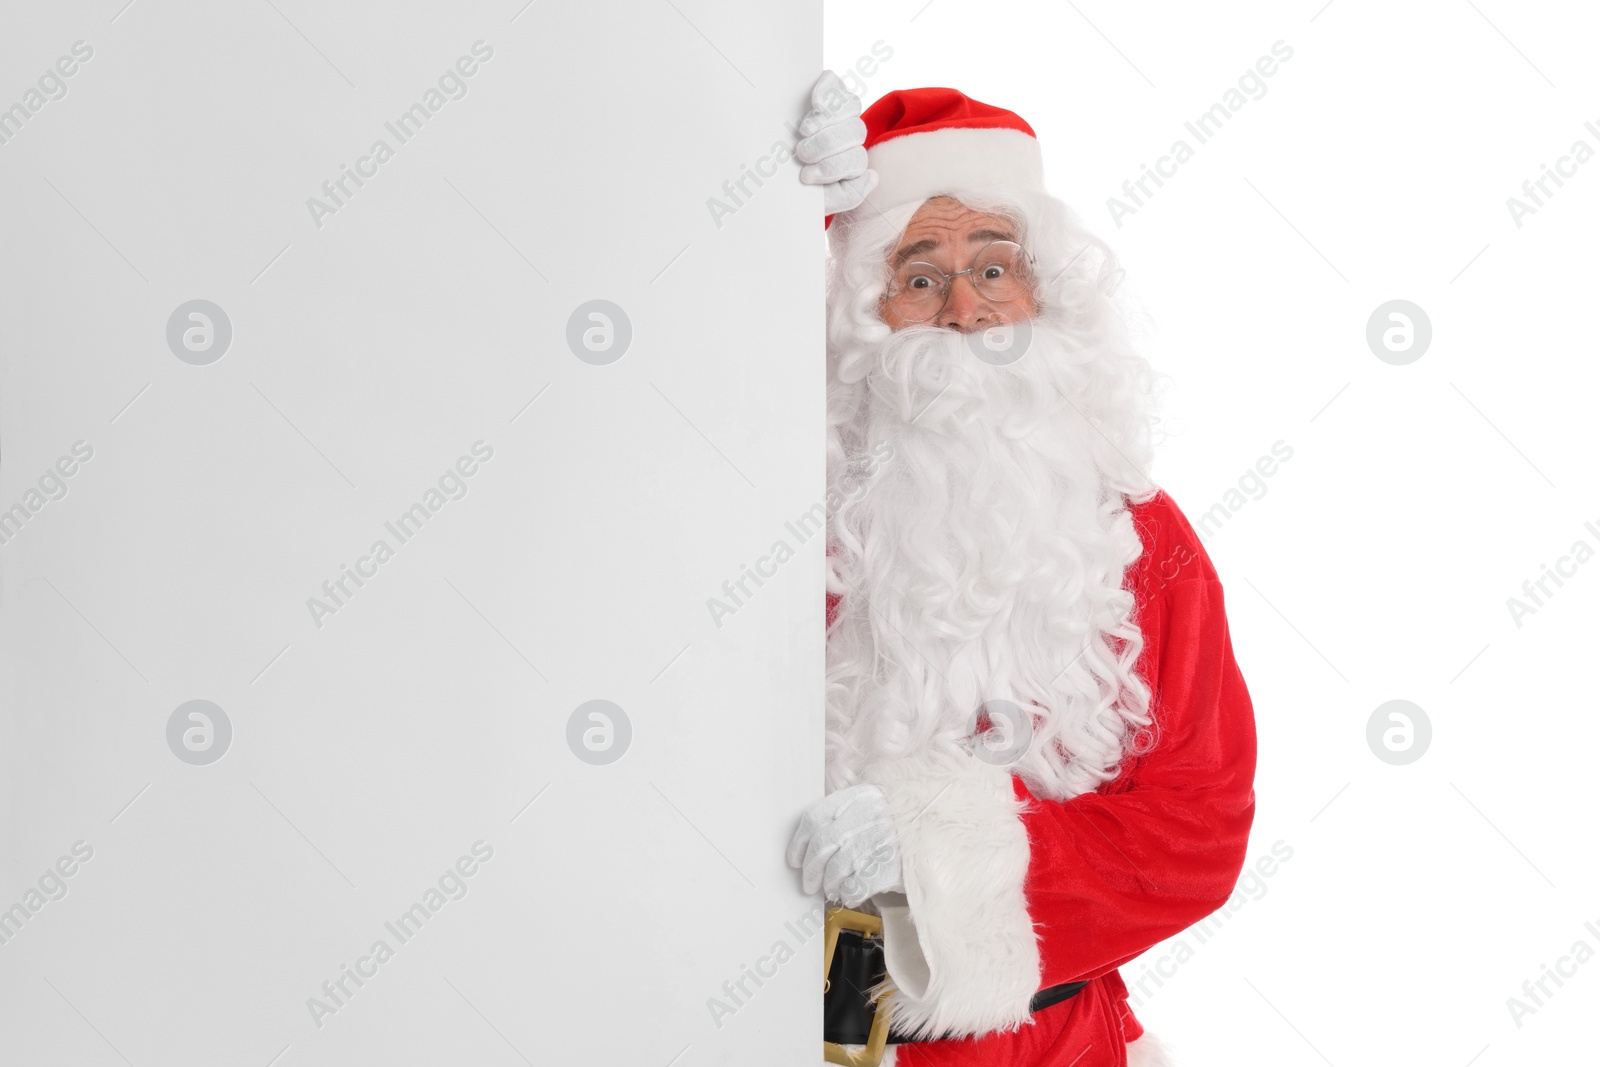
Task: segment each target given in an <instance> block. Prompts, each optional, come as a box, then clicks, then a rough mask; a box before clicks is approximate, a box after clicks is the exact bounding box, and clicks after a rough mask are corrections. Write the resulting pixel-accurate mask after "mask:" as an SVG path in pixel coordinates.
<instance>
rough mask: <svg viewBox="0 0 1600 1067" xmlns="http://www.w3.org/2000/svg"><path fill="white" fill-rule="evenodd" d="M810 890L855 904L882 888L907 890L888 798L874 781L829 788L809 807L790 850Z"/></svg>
mask: <svg viewBox="0 0 1600 1067" xmlns="http://www.w3.org/2000/svg"><path fill="white" fill-rule="evenodd" d="M787 859H788V861H789V866H791V867H800V868H801V885H802V886H803V887H804V888H805V891H806V892H807V893H815V892H816V891H817V889H818V888H819V887H820V888H821V889H822V890H823V893H824V895H825V896H826V898H827V899H828V900H837V901H840V902H841V903H843V904H844V906H845V907H847V908H853V907H856V906H857V905H859V904H860V903H862V902H863V901H865V900H866V899H867V898H868V897H872V896H877V895H878V894H879V893H890V892H902V893H903V892H905V886H904V885H902V884H901V881H900V849H899V847H898V846H897V844H896V841H895V833H894V824H893V823H892V822H891V821H890V820H889V802H888V800H887V799H885V797H884V795H883V791H882V790H881V789H879V788H878V787H877V786H875V785H853V786H850V787H849V788H848V789H841V790H839V791H838V792H836V793H829V794H828V795H827V796H825V797H823V798H822V799H821V800H819V801H816V802H815V803H813V804H811V805H810V806H809V807H807V808H806V810H805V812H804V813H802V814H801V816H800V825H799V826H797V827H795V831H794V838H793V839H792V840H790V842H789V851H788V853H787Z"/></svg>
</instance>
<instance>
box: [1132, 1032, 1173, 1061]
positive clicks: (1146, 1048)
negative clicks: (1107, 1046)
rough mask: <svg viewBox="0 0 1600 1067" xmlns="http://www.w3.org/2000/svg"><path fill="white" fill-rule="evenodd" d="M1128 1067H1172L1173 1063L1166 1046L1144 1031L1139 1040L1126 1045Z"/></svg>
mask: <svg viewBox="0 0 1600 1067" xmlns="http://www.w3.org/2000/svg"><path fill="white" fill-rule="evenodd" d="M1128 1067H1173V1063H1172V1057H1171V1056H1170V1055H1168V1050H1167V1046H1166V1045H1163V1044H1162V1043H1161V1039H1160V1038H1158V1037H1156V1035H1155V1034H1152V1033H1151V1032H1150V1031H1148V1030H1146V1031H1145V1032H1144V1036H1143V1037H1141V1038H1139V1040H1137V1041H1131V1042H1129V1043H1128Z"/></svg>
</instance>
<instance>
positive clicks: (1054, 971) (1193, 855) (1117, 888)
mask: <svg viewBox="0 0 1600 1067" xmlns="http://www.w3.org/2000/svg"><path fill="white" fill-rule="evenodd" d="M1134 518H1135V523H1136V526H1137V527H1138V528H1139V531H1140V536H1141V541H1142V542H1143V544H1144V552H1143V554H1142V555H1141V557H1140V559H1139V561H1138V562H1137V563H1136V564H1135V565H1134V567H1132V568H1130V572H1129V581H1130V585H1129V587H1130V588H1131V589H1132V590H1133V591H1134V593H1135V610H1136V612H1137V615H1136V618H1137V620H1138V622H1139V627H1140V630H1141V632H1142V633H1143V635H1144V640H1145V646H1144V649H1143V651H1142V653H1141V655H1140V659H1139V664H1140V666H1139V671H1140V676H1141V677H1143V678H1144V679H1145V680H1146V682H1147V683H1148V684H1149V685H1150V686H1151V689H1152V695H1151V706H1152V709H1153V713H1154V714H1153V717H1154V719H1155V723H1156V727H1157V731H1158V732H1157V738H1156V743H1155V746H1154V747H1153V748H1152V749H1151V751H1149V752H1147V753H1145V754H1144V755H1143V756H1141V757H1130V759H1129V760H1128V761H1125V762H1124V764H1123V772H1122V774H1120V775H1119V776H1118V777H1117V778H1116V779H1113V780H1112V781H1111V782H1109V783H1107V784H1106V785H1105V786H1103V787H1102V788H1101V789H1100V790H1098V791H1096V792H1094V793H1086V794H1083V795H1081V796H1078V797H1074V798H1072V799H1071V800H1067V801H1064V802H1062V801H1052V800H1047V799H1039V798H1035V797H1034V795H1033V793H1032V792H1030V791H1029V790H1028V788H1027V786H1025V785H1024V784H1023V783H1022V782H1021V781H1020V780H1019V779H1016V778H1013V780H1012V784H1013V788H1014V790H1015V793H1016V796H1017V797H1018V798H1019V799H1021V800H1025V801H1028V802H1029V803H1028V809H1027V810H1026V811H1025V812H1024V814H1023V816H1022V820H1023V824H1024V826H1025V827H1026V830H1027V835H1028V843H1029V862H1028V871H1027V876H1026V879H1025V881H1024V892H1025V895H1026V898H1027V902H1028V913H1029V915H1030V917H1031V918H1032V919H1033V921H1034V923H1035V928H1036V929H1037V930H1038V933H1039V955H1040V964H1041V971H1042V973H1041V976H1040V977H1041V979H1042V981H1041V986H1051V985H1056V984H1058V983H1061V982H1070V981H1078V980H1082V979H1088V978H1093V977H1096V976H1098V975H1101V974H1104V973H1105V972H1107V971H1109V970H1111V969H1112V968H1115V967H1117V966H1119V965H1121V964H1123V963H1126V962H1127V961H1128V960H1130V959H1132V958H1133V957H1135V956H1137V955H1139V954H1140V953H1142V952H1144V951H1145V950H1146V949H1148V948H1149V947H1151V946H1152V945H1154V944H1156V943H1158V942H1160V941H1163V940H1165V939H1166V938H1168V937H1171V936H1172V935H1174V934H1176V933H1178V932H1179V931H1181V930H1183V929H1185V928H1186V927H1188V926H1190V925H1192V924H1193V923H1195V922H1197V921H1199V920H1200V919H1202V918H1204V917H1205V916H1206V915H1208V914H1210V913H1211V912H1213V911H1215V910H1216V909H1217V908H1218V907H1220V906H1221V905H1222V904H1223V903H1224V902H1225V901H1226V900H1227V899H1228V896H1229V894H1231V893H1232V892H1233V888H1234V883H1235V881H1236V880H1237V879H1238V876H1239V873H1240V870H1241V868H1242V867H1243V865H1244V859H1245V847H1246V841H1247V838H1248V837H1249V833H1250V824H1251V821H1252V819H1253V818H1254V814H1255V792H1254V788H1253V781H1254V777H1255V761H1256V737H1255V719H1254V715H1253V712H1252V709H1251V706H1250V695H1249V693H1248V692H1247V691H1246V689H1245V683H1244V679H1243V677H1242V676H1241V675H1240V673H1239V667H1238V665H1237V664H1236V663H1235V662H1234V658H1233V646H1232V643H1231V641H1230V640H1229V637H1228V623H1227V618H1226V616H1225V614H1224V611H1223V598H1222V586H1221V584H1220V583H1219V582H1218V581H1217V577H1216V572H1215V570H1214V569H1213V568H1212V566H1211V562H1210V560H1209V559H1208V558H1207V557H1206V555H1205V551H1204V549H1202V548H1201V546H1200V541H1199V538H1198V537H1196V536H1195V533H1194V531H1193V529H1192V528H1191V527H1190V526H1189V523H1188V521H1187V520H1186V519H1184V517H1183V515H1182V513H1181V512H1179V511H1178V509H1177V507H1176V505H1174V504H1173V503H1172V501H1171V499H1170V498H1168V497H1167V496H1166V495H1165V494H1164V493H1163V494H1160V495H1158V496H1157V497H1156V499H1154V500H1152V501H1150V502H1149V503H1147V504H1144V505H1140V506H1138V507H1135V508H1134Z"/></svg>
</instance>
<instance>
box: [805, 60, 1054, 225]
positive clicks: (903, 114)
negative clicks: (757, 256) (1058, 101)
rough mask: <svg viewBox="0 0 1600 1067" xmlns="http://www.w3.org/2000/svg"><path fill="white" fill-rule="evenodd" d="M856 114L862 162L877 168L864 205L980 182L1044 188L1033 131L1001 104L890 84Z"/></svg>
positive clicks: (884, 205)
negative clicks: (863, 134) (863, 129)
mask: <svg viewBox="0 0 1600 1067" xmlns="http://www.w3.org/2000/svg"><path fill="white" fill-rule="evenodd" d="M861 119H862V121H863V122H865V123H866V124H867V140H866V149H867V166H868V167H870V168H872V169H873V170H875V171H877V172H878V185H877V188H875V189H874V190H873V191H872V193H871V195H869V196H868V197H867V202H866V205H864V206H870V207H873V208H876V209H877V210H879V211H883V210H886V209H888V208H891V207H898V206H899V205H901V204H909V203H913V202H916V201H921V200H926V199H927V198H928V197H930V196H936V195H938V194H940V193H947V192H953V191H955V190H958V189H981V188H984V187H986V186H1005V187H1008V188H1012V189H1015V188H1023V189H1030V190H1034V191H1037V192H1043V191H1044V156H1043V155H1042V154H1041V153H1040V151H1039V139H1038V138H1037V137H1036V136H1035V135H1034V132H1033V127H1031V126H1029V125H1028V124H1027V123H1026V122H1024V121H1022V118H1021V117H1020V116H1018V115H1017V114H1015V113H1014V112H1011V111H1007V110H1006V109H1005V108H1001V107H995V106H994V105H993V104H985V103H983V102H982V101H981V100H974V99H972V97H970V96H967V95H966V94H965V93H961V92H958V91H957V90H955V89H944V88H930V89H898V90H896V91H894V92H892V93H887V94H885V95H884V96H882V97H880V98H879V99H878V100H877V101H875V102H874V103H873V105H872V106H871V107H869V108H867V109H866V110H865V111H863V112H862V113H861ZM856 210H860V209H859V208H858V209H856ZM832 221H833V216H832V215H829V216H828V218H827V222H830V223H831V222H832Z"/></svg>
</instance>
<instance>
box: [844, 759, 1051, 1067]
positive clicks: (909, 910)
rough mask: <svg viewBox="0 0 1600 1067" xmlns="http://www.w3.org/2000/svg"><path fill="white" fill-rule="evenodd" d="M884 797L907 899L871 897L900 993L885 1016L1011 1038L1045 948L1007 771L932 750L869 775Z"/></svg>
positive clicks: (910, 1028)
mask: <svg viewBox="0 0 1600 1067" xmlns="http://www.w3.org/2000/svg"><path fill="white" fill-rule="evenodd" d="M864 777H865V778H866V779H867V780H868V781H870V782H872V783H874V784H875V785H877V786H878V787H879V788H880V789H882V790H883V792H884V796H885V797H887V798H888V801H889V816H890V818H891V820H892V821H893V822H894V827H895V836H896V839H897V845H898V848H899V851H900V869H901V875H902V881H903V883H904V885H905V902H904V903H903V904H900V903H897V898H896V897H894V896H888V895H886V896H883V897H880V898H875V900H874V903H875V904H877V906H878V909H879V911H880V913H881V914H882V915H883V926H884V933H883V937H884V959H885V962H886V963H887V966H888V972H889V981H890V983H891V984H892V985H893V986H894V992H893V993H892V994H891V995H890V996H889V997H888V998H887V1000H886V1001H885V1003H884V1006H883V1009H882V1010H886V1011H887V1012H888V1014H889V1019H890V1022H891V1023H892V1024H893V1025H894V1026H895V1028H896V1029H898V1030H899V1031H901V1032H902V1033H904V1034H906V1035H907V1036H909V1037H917V1038H927V1037H940V1036H942V1035H944V1034H946V1033H950V1032H955V1033H960V1034H981V1033H987V1032H988V1031H991V1030H1015V1029H1017V1028H1018V1027H1020V1026H1022V1025H1024V1024H1025V1023H1028V1022H1030V1021H1031V1019H1032V1016H1031V1014H1030V1013H1029V1011H1028V1002H1029V1001H1030V1000H1031V999H1032V998H1033V994H1034V993H1036V992H1038V989H1039V976H1040V966H1039V945H1038V940H1037V935H1036V934H1035V932H1034V929H1033V920H1032V919H1031V918H1030V917H1029V915H1028V902H1027V899H1026V897H1025V896H1024V895H1023V879H1024V878H1025V877H1026V876H1027V873H1028V834H1027V830H1026V829H1025V827H1024V826H1023V823H1022V819H1021V812H1022V809H1023V807H1024V804H1023V803H1022V802H1021V801H1019V800H1017V798H1016V796H1015V794H1014V793H1013V792H1012V785H1011V775H1010V773H1009V772H1007V771H1006V770H1005V768H1003V767H998V766H995V765H993V764H989V763H985V762H983V761H982V760H980V759H978V758H977V757H976V756H972V755H969V754H966V753H961V754H955V755H952V754H943V753H929V754H927V755H923V756H917V757H915V758H909V759H899V760H892V761H888V762H885V763H880V764H877V765H875V766H873V767H871V768H868V770H867V771H866V773H865V775H864Z"/></svg>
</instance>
